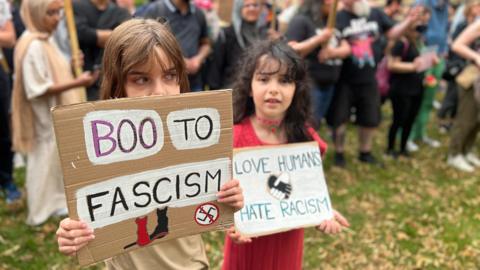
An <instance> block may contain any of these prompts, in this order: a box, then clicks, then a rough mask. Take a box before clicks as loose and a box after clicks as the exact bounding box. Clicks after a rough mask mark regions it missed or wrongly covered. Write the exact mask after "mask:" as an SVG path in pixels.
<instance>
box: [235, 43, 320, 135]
mask: <svg viewBox="0 0 480 270" xmlns="http://www.w3.org/2000/svg"><path fill="white" fill-rule="evenodd" d="M263 56H266V57H267V58H266V59H274V60H276V61H279V68H278V70H277V71H275V72H274V73H273V74H275V73H278V72H280V71H281V70H284V69H283V68H282V66H283V65H286V67H287V68H286V74H285V75H286V78H288V79H290V80H291V81H292V82H294V83H295V94H294V96H293V100H292V104H291V105H290V107H289V108H288V110H287V113H286V115H285V119H284V121H283V125H284V128H285V132H286V135H287V140H288V142H290V143H292V142H305V141H311V140H312V137H311V136H310V134H309V133H308V131H307V126H308V124H310V123H311V119H312V117H311V116H312V113H311V104H310V99H311V98H310V84H309V80H308V76H307V68H306V65H305V62H304V61H303V59H302V58H301V57H300V56H299V55H298V54H297V53H296V52H295V51H294V50H293V49H292V48H291V47H290V46H288V45H287V44H286V43H285V42H284V41H281V40H276V41H260V42H258V43H256V44H253V45H252V46H251V47H249V48H248V50H247V51H246V52H245V54H244V55H243V61H242V63H241V65H240V68H239V70H238V72H237V78H236V80H235V83H234V85H233V119H234V123H235V124H238V123H240V122H241V121H242V120H243V119H244V118H245V117H248V116H250V115H252V114H254V113H255V105H254V103H253V98H252V97H251V96H250V94H251V93H252V80H253V76H254V74H255V71H256V69H257V68H259V64H260V59H261V58H262V57H263Z"/></svg>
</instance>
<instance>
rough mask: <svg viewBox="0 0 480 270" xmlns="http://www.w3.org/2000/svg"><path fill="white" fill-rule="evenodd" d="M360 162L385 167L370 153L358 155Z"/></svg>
mask: <svg viewBox="0 0 480 270" xmlns="http://www.w3.org/2000/svg"><path fill="white" fill-rule="evenodd" d="M358 160H360V161H361V162H363V163H367V164H370V165H377V166H380V167H383V164H382V163H381V162H380V161H378V160H377V159H376V158H375V157H374V156H373V155H372V153H370V152H360V155H358Z"/></svg>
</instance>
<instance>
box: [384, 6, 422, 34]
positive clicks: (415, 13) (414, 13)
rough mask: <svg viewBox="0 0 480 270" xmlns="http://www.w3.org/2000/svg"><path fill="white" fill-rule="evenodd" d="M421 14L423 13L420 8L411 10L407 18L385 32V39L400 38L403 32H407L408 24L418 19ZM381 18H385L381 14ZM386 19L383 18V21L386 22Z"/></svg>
mask: <svg viewBox="0 0 480 270" xmlns="http://www.w3.org/2000/svg"><path fill="white" fill-rule="evenodd" d="M421 12H423V8H422V7H420V6H417V7H414V8H412V10H411V11H410V12H409V13H408V15H407V17H406V18H405V19H404V20H402V21H401V22H399V23H397V24H395V25H394V26H393V27H391V28H390V29H389V30H388V31H387V32H386V36H387V38H389V39H398V38H400V36H401V35H402V34H403V32H405V30H407V28H408V27H409V26H410V24H412V23H413V22H415V21H416V20H419V19H420V14H421ZM383 16H385V17H386V15H385V14H383ZM387 19H388V18H384V20H387Z"/></svg>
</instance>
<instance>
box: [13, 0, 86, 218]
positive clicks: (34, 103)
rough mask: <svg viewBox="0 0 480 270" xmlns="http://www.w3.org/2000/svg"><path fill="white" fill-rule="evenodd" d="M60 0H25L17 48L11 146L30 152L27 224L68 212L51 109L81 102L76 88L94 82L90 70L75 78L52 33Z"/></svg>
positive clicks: (58, 13) (60, 8) (19, 150)
mask: <svg viewBox="0 0 480 270" xmlns="http://www.w3.org/2000/svg"><path fill="white" fill-rule="evenodd" d="M62 3H63V1H61V0H23V3H22V6H21V16H22V19H23V21H24V23H25V26H26V29H27V30H26V31H25V32H24V33H23V34H22V36H21V37H20V39H19V41H18V43H17V47H16V49H15V54H14V61H15V65H14V66H15V78H16V79H15V81H14V86H13V96H12V125H13V148H14V150H16V151H17V152H21V153H24V154H26V155H27V159H28V161H27V171H26V189H27V205H28V216H27V224H29V225H39V224H42V223H43V222H45V221H46V220H47V219H48V218H49V217H50V216H52V215H61V214H66V201H65V194H64V189H63V183H62V172H61V170H60V162H59V159H58V154H57V147H56V144H55V136H54V133H53V124H52V120H51V117H50V109H51V108H52V107H53V106H56V105H62V104H71V103H77V102H79V101H80V93H79V91H78V89H77V88H78V87H81V86H88V85H90V84H91V83H93V82H94V81H95V78H94V76H93V75H92V74H90V73H89V72H86V73H83V74H82V75H81V76H79V77H78V78H76V79H74V78H73V76H72V72H71V67H70V65H69V63H68V61H66V59H65V58H64V56H63V54H62V53H61V52H60V50H59V49H58V46H57V45H56V43H55V42H54V39H53V37H52V33H53V32H54V31H55V29H56V27H57V25H58V22H59V21H60V18H61V15H62V11H63V4H62Z"/></svg>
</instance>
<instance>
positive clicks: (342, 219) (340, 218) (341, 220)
mask: <svg viewBox="0 0 480 270" xmlns="http://www.w3.org/2000/svg"><path fill="white" fill-rule="evenodd" d="M333 217H334V218H335V220H336V221H337V222H338V223H340V225H342V226H344V227H350V223H348V220H347V219H346V218H345V217H344V216H343V215H342V214H340V213H339V212H337V211H335V210H334V211H333Z"/></svg>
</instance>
